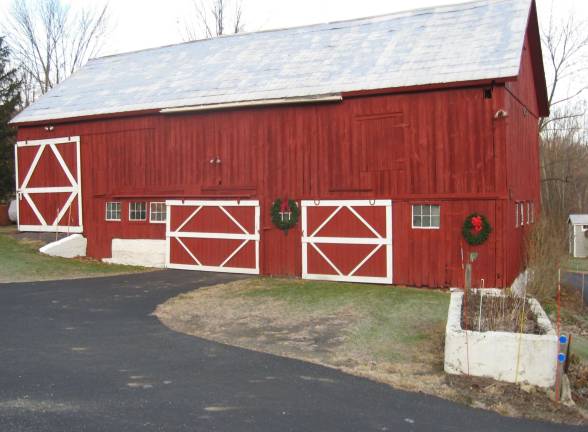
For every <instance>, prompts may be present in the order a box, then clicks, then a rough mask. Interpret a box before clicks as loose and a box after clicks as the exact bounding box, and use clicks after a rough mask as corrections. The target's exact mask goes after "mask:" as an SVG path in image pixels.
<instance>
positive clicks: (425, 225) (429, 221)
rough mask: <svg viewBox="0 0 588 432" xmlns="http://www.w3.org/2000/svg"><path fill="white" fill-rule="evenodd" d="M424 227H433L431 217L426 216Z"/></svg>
mask: <svg viewBox="0 0 588 432" xmlns="http://www.w3.org/2000/svg"><path fill="white" fill-rule="evenodd" d="M422 218H423V227H430V226H431V216H429V215H426V216H423V217H422Z"/></svg>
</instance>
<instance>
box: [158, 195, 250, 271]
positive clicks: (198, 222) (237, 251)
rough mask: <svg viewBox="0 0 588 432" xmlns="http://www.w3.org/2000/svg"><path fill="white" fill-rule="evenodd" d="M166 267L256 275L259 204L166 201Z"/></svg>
mask: <svg viewBox="0 0 588 432" xmlns="http://www.w3.org/2000/svg"><path fill="white" fill-rule="evenodd" d="M166 204H167V222H166V223H167V228H166V240H167V254H166V266H167V267H169V268H175V269H182V270H200V271H216V272H225V273H247V274H259V216H260V215H259V201H167V202H166Z"/></svg>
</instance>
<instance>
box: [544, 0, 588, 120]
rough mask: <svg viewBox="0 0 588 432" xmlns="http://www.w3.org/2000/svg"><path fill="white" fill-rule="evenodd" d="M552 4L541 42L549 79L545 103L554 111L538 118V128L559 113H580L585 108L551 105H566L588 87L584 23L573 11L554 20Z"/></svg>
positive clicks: (558, 118) (578, 115) (581, 113)
mask: <svg viewBox="0 0 588 432" xmlns="http://www.w3.org/2000/svg"><path fill="white" fill-rule="evenodd" d="M553 5H554V4H553V2H552V4H551V13H550V17H549V21H548V22H547V25H546V26H545V27H544V28H542V31H541V42H542V45H543V51H544V63H545V64H546V66H547V68H546V72H547V75H548V79H549V84H548V88H547V92H548V103H549V107H550V108H551V109H554V110H553V111H554V113H557V115H556V114H554V115H552V116H551V117H549V118H544V119H541V121H540V123H539V127H540V130H541V131H543V130H544V129H545V128H546V127H547V125H548V124H550V123H553V122H557V121H559V120H565V118H562V117H561V116H562V115H565V116H574V117H581V116H583V115H584V112H585V111H570V109H555V108H559V107H560V106H562V105H568V108H569V103H571V102H573V101H574V99H576V98H577V97H578V96H580V95H581V94H582V93H584V92H585V91H586V90H588V82H587V80H586V78H585V75H586V72H587V71H588V63H587V62H588V32H587V31H586V28H587V27H586V26H587V23H586V22H581V21H577V20H576V19H575V16H574V14H570V15H569V16H568V17H567V18H566V19H564V20H562V21H556V20H555V18H554V14H553ZM564 84H567V88H566V89H563V88H562V86H563V85H564Z"/></svg>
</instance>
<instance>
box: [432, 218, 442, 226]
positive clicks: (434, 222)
mask: <svg viewBox="0 0 588 432" xmlns="http://www.w3.org/2000/svg"><path fill="white" fill-rule="evenodd" d="M431 226H432V227H435V228H439V227H440V226H441V218H440V217H439V215H437V216H431Z"/></svg>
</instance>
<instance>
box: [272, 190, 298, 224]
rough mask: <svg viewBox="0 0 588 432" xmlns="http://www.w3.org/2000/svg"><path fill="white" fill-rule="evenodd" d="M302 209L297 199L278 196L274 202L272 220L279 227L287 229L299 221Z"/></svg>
mask: <svg viewBox="0 0 588 432" xmlns="http://www.w3.org/2000/svg"><path fill="white" fill-rule="evenodd" d="M299 215H300V211H299V209H298V204H296V201H294V200H291V199H288V198H284V199H283V200H282V199H280V198H278V199H277V200H275V201H274V203H273V204H272V222H273V223H274V225H275V226H277V227H278V228H279V229H281V230H284V231H287V230H289V229H290V228H292V227H293V226H295V225H296V224H297V223H298V216H299Z"/></svg>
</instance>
